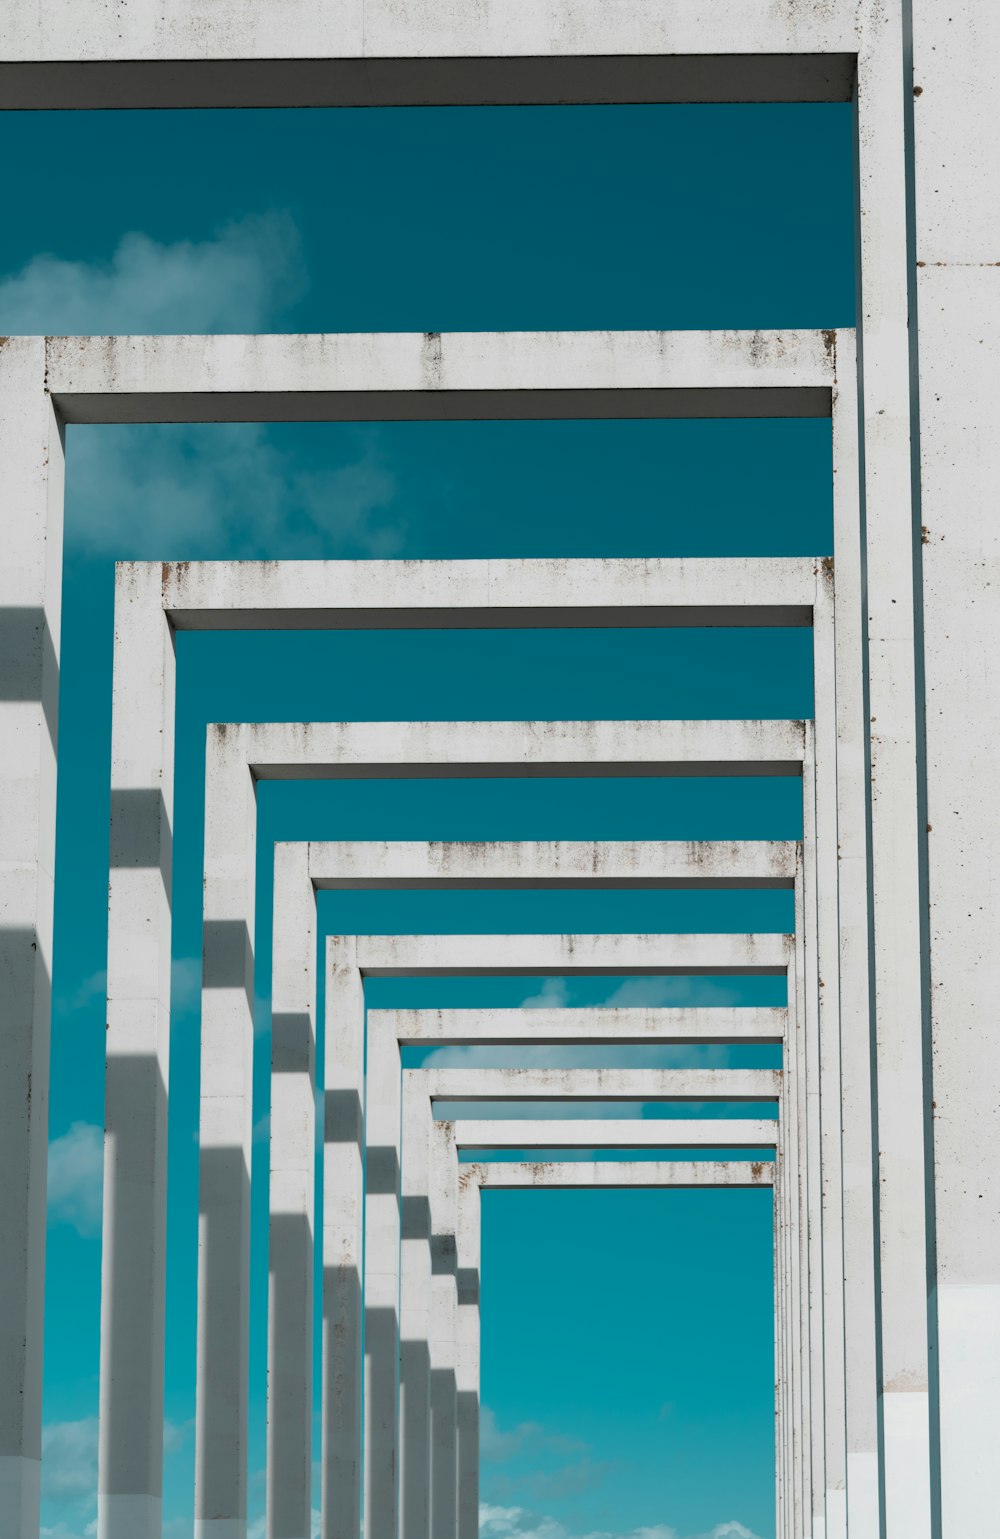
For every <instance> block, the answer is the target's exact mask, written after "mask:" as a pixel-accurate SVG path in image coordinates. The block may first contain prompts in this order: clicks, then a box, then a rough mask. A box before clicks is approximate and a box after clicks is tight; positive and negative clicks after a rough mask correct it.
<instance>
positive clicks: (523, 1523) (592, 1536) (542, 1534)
mask: <svg viewBox="0 0 1000 1539" xmlns="http://www.w3.org/2000/svg"><path fill="white" fill-rule="evenodd" d="M479 1534H480V1539H682V1535H681V1533H680V1531H679V1530H678V1529H676V1528H673V1527H672V1526H671V1525H669V1524H666V1523H654V1524H650V1525H649V1526H648V1527H643V1528H633V1529H629V1530H627V1531H622V1532H620V1533H614V1532H611V1531H608V1530H595V1531H593V1532H591V1533H587V1534H581V1535H574V1534H573V1533H572V1531H571V1530H570V1529H568V1528H567V1527H566V1526H565V1524H563V1523H560V1522H559V1521H558V1519H556V1518H551V1517H545V1516H542V1515H540V1514H538V1513H535V1512H531V1511H528V1510H527V1509H526V1508H524V1507H500V1506H493V1505H491V1504H490V1503H488V1502H483V1503H481V1504H480V1508H479ZM688 1539H760V1536H759V1535H757V1534H755V1533H754V1532H753V1531H752V1530H751V1529H749V1528H747V1527H746V1526H745V1524H743V1523H737V1522H735V1521H729V1522H725V1523H717V1524H716V1526H715V1527H714V1528H712V1529H710V1530H709V1531H708V1532H707V1533H703V1534H693V1535H690V1536H688Z"/></svg>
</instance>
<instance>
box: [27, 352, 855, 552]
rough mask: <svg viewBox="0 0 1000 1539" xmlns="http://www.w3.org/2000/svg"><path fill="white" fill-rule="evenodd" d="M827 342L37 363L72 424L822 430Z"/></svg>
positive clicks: (163, 355)
mask: <svg viewBox="0 0 1000 1539" xmlns="http://www.w3.org/2000/svg"><path fill="white" fill-rule="evenodd" d="M834 336H835V333H832V332H820V331H746V332H744V331H670V332H667V331H617V332H616V331H603V332H591V331H579V332H564V331H540V332H500V331H497V332H447V333H436V332H435V333H423V332H376V333H364V332H357V333H350V332H346V333H336V332H329V333H313V334H306V333H301V334H298V335H277V334H273V335H251V336H173V337H170V336H134V337H52V338H49V339H48V340H47V342H46V363H47V368H48V388H49V390H50V392H51V395H52V399H53V401H54V402H55V404H56V408H57V410H58V411H59V413H60V416H61V417H62V418H63V419H64V420H65V421H66V422H198V421H204V422H213V421H215V422H218V421H227V420H228V421H259V420H265V421H297V420H298V421H310V420H317V421H325V420H339V421H375V420H383V421H384V420H387V419H389V420H391V419H399V420H409V419H432V420H435V421H440V420H442V419H461V418H468V417H490V418H508V417H511V418H524V417H529V418H551V417H623V416H625V417H634V416H642V417H677V416H680V417H746V416H750V417H775V416H778V417H785V416H791V417H800V416H806V417H828V416H829V415H830V401H831V395H830V392H831V387H832V384H833V379H834V364H833V357H834V352H833V345H832V341H833V337H834ZM731 564H737V565H738V563H731ZM271 565H272V567H273V566H274V563H271Z"/></svg>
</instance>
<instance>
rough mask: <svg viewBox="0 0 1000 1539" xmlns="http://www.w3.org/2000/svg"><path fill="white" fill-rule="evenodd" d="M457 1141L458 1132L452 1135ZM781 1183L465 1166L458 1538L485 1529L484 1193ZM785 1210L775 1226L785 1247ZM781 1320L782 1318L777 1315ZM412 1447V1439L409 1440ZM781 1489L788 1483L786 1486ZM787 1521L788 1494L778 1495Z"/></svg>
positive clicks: (572, 1165) (720, 1165)
mask: <svg viewBox="0 0 1000 1539" xmlns="http://www.w3.org/2000/svg"><path fill="white" fill-rule="evenodd" d="M451 1137H452V1139H454V1131H453V1130H452V1133H451ZM773 1185H774V1165H773V1164H772V1163H770V1162H767V1161H756V1160H755V1161H750V1160H745V1159H744V1160H669V1161H668V1160H613V1161H612V1160H600V1161H593V1162H587V1163H585V1162H583V1161H572V1162H555V1161H543V1162H538V1163H532V1162H529V1161H513V1160H511V1161H500V1162H484V1163H472V1162H466V1163H463V1164H460V1165H459V1168H458V1193H457V1203H456V1213H455V1240H456V1274H455V1288H456V1303H457V1321H456V1328H455V1347H456V1350H455V1389H456V1443H457V1458H456V1464H457V1474H458V1479H457V1487H458V1492H457V1514H458V1518H457V1524H456V1531H457V1539H477V1535H478V1532H479V1416H480V1404H481V1396H480V1275H481V1247H480V1232H481V1215H480V1195H481V1193H482V1192H483V1191H484V1190H500V1191H524V1190H531V1191H540V1190H541V1191H551V1190H562V1191H566V1190H581V1189H583V1190H595V1189H596V1190H602V1191H607V1190H628V1191H634V1190H637V1189H650V1188H654V1189H663V1188H670V1189H672V1190H685V1189H695V1190H704V1189H706V1188H718V1189H721V1190H725V1189H730V1190H732V1189H742V1190H747V1189H759V1188H761V1187H764V1188H766V1187H769V1186H770V1187H772V1188H773ZM776 1224H777V1210H776V1208H775V1205H774V1202H773V1199H772V1228H774V1229H775V1244H777V1230H776ZM776 1325H777V1317H776ZM779 1387H780V1385H779V1381H778V1359H777V1355H776V1356H775V1407H776V1418H775V1445H776V1447H777V1443H778V1438H779V1434H780V1427H779V1413H778V1412H777V1407H778V1404H779V1393H778V1391H779ZM404 1447H405V1444H404ZM779 1490H780V1484H779ZM778 1512H779V1517H778V1522H779V1524H780V1521H781V1519H780V1496H779V1499H778Z"/></svg>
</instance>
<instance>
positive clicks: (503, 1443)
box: [479, 1405, 587, 1463]
mask: <svg viewBox="0 0 1000 1539" xmlns="http://www.w3.org/2000/svg"><path fill="white" fill-rule="evenodd" d="M586 1447H587V1445H586V1443H581V1442H580V1440H579V1439H578V1438H573V1437H564V1436H563V1435H562V1434H560V1433H557V1432H547V1431H546V1429H545V1428H544V1427H543V1426H541V1425H540V1424H539V1423H538V1422H537V1421H522V1422H518V1424H517V1426H516V1427H511V1428H510V1429H509V1431H506V1432H504V1431H502V1430H501V1428H500V1425H499V1423H498V1421H497V1419H496V1415H495V1414H494V1412H493V1411H492V1410H491V1409H490V1407H489V1406H488V1405H484V1406H483V1408H482V1410H481V1411H480V1413H479V1453H480V1457H481V1458H483V1459H486V1460H487V1461H489V1462H491V1463H492V1462H498V1461H500V1460H502V1459H512V1458H514V1457H515V1455H517V1454H523V1453H526V1452H528V1453H538V1452H543V1451H545V1452H547V1451H550V1450H551V1451H553V1452H557V1453H566V1454H574V1453H583V1452H584V1451H585V1449H586Z"/></svg>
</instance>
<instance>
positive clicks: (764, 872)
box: [307, 839, 798, 892]
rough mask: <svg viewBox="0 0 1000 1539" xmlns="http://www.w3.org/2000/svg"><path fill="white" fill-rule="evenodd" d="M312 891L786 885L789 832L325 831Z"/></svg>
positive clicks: (790, 873) (790, 881) (791, 873)
mask: <svg viewBox="0 0 1000 1539" xmlns="http://www.w3.org/2000/svg"><path fill="white" fill-rule="evenodd" d="M307 851H308V870H309V878H310V880H311V882H312V885H313V887H314V888H315V889H316V891H317V892H322V891H331V890H335V889H336V890H341V891H343V890H345V889H346V890H348V891H352V890H382V889H387V888H391V889H392V890H394V891H404V890H406V889H408V888H431V889H441V888H444V889H459V890H467V889H469V890H472V889H480V888H483V887H489V889H490V890H491V891H495V890H498V889H503V888H532V889H533V888H540V887H557V888H560V889H564V888H565V889H572V888H586V889H588V890H591V891H593V890H597V889H602V888H657V889H660V890H663V889H671V888H677V889H685V890H692V891H694V890H697V889H700V888H706V887H708V888H748V889H768V888H783V889H786V890H791V889H792V888H793V887H794V885H795V876H796V870H797V865H798V845H797V844H795V843H794V842H793V841H792V840H742V841H735V840H733V841H725V842H724V841H722V840H686V841H682V840H649V841H644V842H639V841H635V840H614V841H607V842H602V841H596V842H595V841H594V840H589V839H579V840H570V839H566V840H555V841H551V842H549V841H544V840H539V841H532V840H521V841H509V840H507V841H490V842H474V841H471V840H470V841H462V840H449V841H445V842H439V841H423V840H390V841H385V842H380V841H378V840H327V841H312V842H310V843H309V845H308V846H307Z"/></svg>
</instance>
